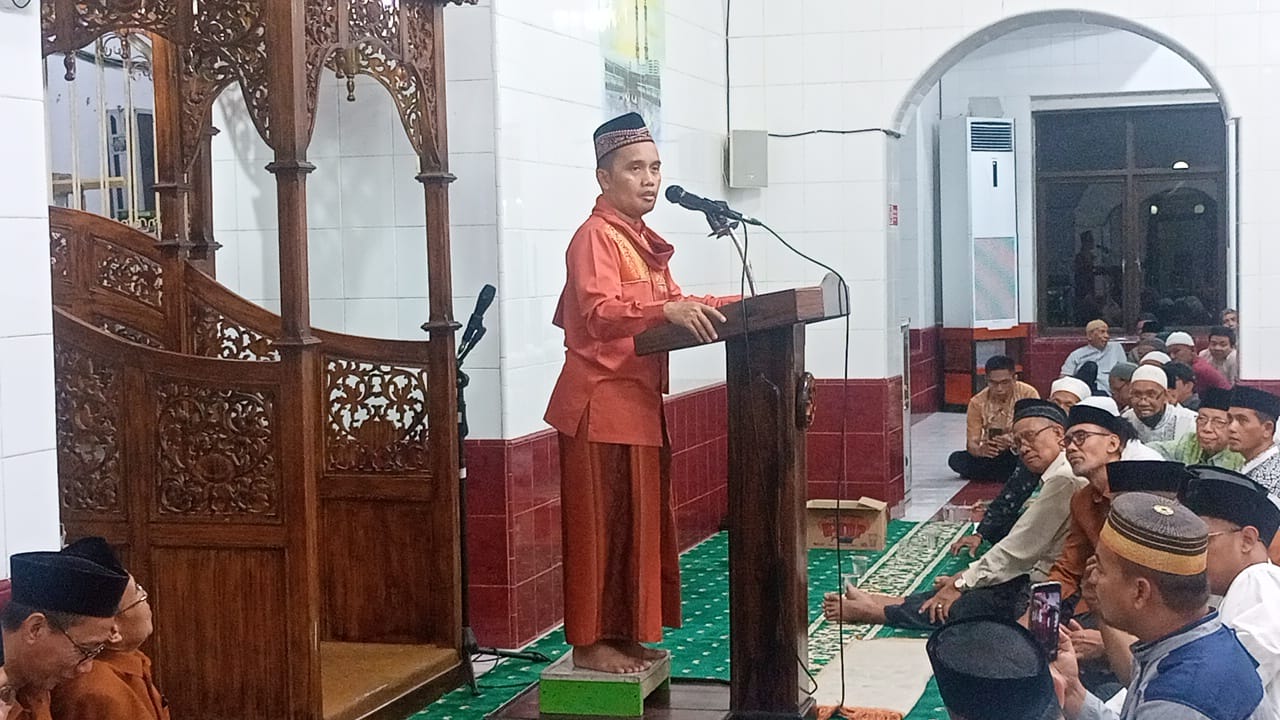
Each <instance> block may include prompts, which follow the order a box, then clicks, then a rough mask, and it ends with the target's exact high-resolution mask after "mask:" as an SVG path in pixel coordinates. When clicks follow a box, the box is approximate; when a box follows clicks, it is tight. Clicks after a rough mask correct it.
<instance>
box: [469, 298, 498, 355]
mask: <svg viewBox="0 0 1280 720" xmlns="http://www.w3.org/2000/svg"><path fill="white" fill-rule="evenodd" d="M497 293H498V289H497V288H495V287H494V286H492V285H485V286H484V287H482V288H480V296H479V297H477V298H476V309H475V310H472V311H471V319H470V320H468V321H467V329H466V330H465V331H463V333H462V343H461V344H462V346H463V347H466V346H467V345H469V344H471V342H472V341H473V340H475V339H476V333H478V332H483V331H484V314H485V311H487V310H488V309H489V306H490V305H492V304H493V297H494V295H496V294H497Z"/></svg>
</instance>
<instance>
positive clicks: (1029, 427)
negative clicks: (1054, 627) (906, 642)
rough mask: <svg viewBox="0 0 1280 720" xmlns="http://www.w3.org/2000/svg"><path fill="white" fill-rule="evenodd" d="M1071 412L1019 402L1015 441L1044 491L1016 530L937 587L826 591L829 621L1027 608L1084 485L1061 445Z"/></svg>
mask: <svg viewBox="0 0 1280 720" xmlns="http://www.w3.org/2000/svg"><path fill="white" fill-rule="evenodd" d="M1065 423H1066V416H1065V415H1064V414H1063V412H1062V410H1061V409H1060V408H1058V407H1057V406H1056V405H1054V404H1053V403H1050V402H1048V401H1045V400H1038V399H1024V400H1019V401H1018V402H1017V405H1016V406H1015V408H1014V421H1013V427H1012V429H1011V436H1012V438H1013V443H1014V447H1015V448H1017V451H1018V455H1019V457H1020V458H1021V460H1022V462H1023V464H1024V465H1025V466H1026V468H1027V470H1028V471H1029V472H1031V473H1033V474H1035V475H1037V476H1039V477H1040V480H1041V488H1040V494H1039V495H1038V496H1036V497H1035V499H1033V500H1032V501H1031V503H1030V505H1028V506H1027V509H1026V511H1025V512H1023V514H1022V516H1021V517H1019V518H1018V521H1017V522H1016V523H1014V526H1013V529H1012V530H1011V531H1010V532H1009V534H1008V535H1007V536H1005V538H1004V539H1003V540H1001V541H1000V542H998V543H996V544H995V545H994V546H992V548H991V549H990V550H988V551H987V553H986V554H985V555H983V556H982V557H981V558H980V559H978V560H977V561H976V562H974V563H973V564H972V565H970V566H969V568H968V569H967V570H965V571H964V572H962V573H960V574H958V575H955V576H954V577H940V578H938V579H937V580H936V581H935V584H936V589H935V591H934V592H932V593H929V592H925V593H916V594H915V595H911V596H908V597H894V596H888V595H873V594H871V593H867V592H864V591H862V590H859V589H857V588H849V589H847V590H846V592H845V595H844V597H841V596H840V595H839V594H837V593H828V594H827V596H826V598H825V599H824V601H823V611H824V613H825V614H826V616H827V618H828V619H831V620H835V619H838V618H841V617H842V618H843V620H844V622H850V623H852V622H874V623H882V624H885V625H889V626H892V627H905V628H930V627H937V626H939V625H941V624H943V623H944V622H947V621H948V620H952V619H959V618H962V617H977V616H981V615H995V616H998V617H1003V618H1005V619H1009V620H1012V619H1014V618H1016V617H1018V616H1019V615H1021V614H1022V612H1023V611H1024V610H1025V609H1026V603H1027V590H1028V586H1029V582H1030V581H1031V580H1037V581H1038V580H1042V579H1043V578H1044V577H1045V574H1046V573H1047V572H1048V570H1049V567H1050V566H1051V565H1052V563H1053V560H1054V558H1055V557H1057V554H1058V551H1059V550H1060V549H1061V548H1062V542H1063V540H1064V539H1065V537H1066V533H1067V513H1068V510H1069V506H1070V502H1071V496H1072V494H1073V493H1075V492H1076V490H1078V489H1079V488H1082V487H1084V486H1085V484H1086V481H1085V480H1084V478H1081V477H1077V476H1076V475H1075V474H1074V473H1072V471H1071V467H1070V465H1069V464H1068V463H1067V459H1066V456H1065V454H1064V453H1063V451H1062V444H1061V441H1062V433H1063V426H1064V424H1065Z"/></svg>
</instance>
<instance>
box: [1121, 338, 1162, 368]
mask: <svg viewBox="0 0 1280 720" xmlns="http://www.w3.org/2000/svg"><path fill="white" fill-rule="evenodd" d="M1164 351H1165V347H1164V341H1163V340H1161V339H1160V338H1158V337H1156V335H1155V333H1151V334H1150V336H1144V337H1141V338H1139V339H1138V342H1136V343H1134V345H1133V349H1132V350H1130V351H1129V362H1131V363H1133V364H1134V365H1141V364H1142V360H1143V358H1145V357H1146V356H1147V355H1149V354H1151V353H1153V352H1160V353H1163V352H1164Z"/></svg>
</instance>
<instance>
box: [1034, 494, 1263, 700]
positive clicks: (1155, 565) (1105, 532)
mask: <svg viewBox="0 0 1280 720" xmlns="http://www.w3.org/2000/svg"><path fill="white" fill-rule="evenodd" d="M1208 542H1209V540H1208V529H1207V528H1206V527H1205V524H1204V522H1203V521H1202V520H1200V518H1198V517H1196V516H1195V515H1194V514H1193V513H1192V512H1191V511H1190V510H1188V509H1186V508H1184V507H1182V506H1181V505H1179V504H1178V503H1176V502H1174V501H1171V500H1168V499H1167V498H1163V497H1159V496H1156V495H1151V494H1148V493H1128V494H1126V495H1123V496H1121V497H1117V498H1116V499H1115V501H1114V502H1113V503H1112V505H1111V510H1110V512H1109V514H1108V516H1107V520H1106V522H1105V523H1104V525H1103V528H1102V530H1101V532H1100V533H1099V542H1098V548H1097V554H1098V560H1097V569H1096V571H1095V572H1094V573H1093V574H1092V575H1091V576H1090V584H1091V585H1092V586H1093V590H1094V595H1096V597H1097V606H1098V607H1097V608H1095V609H1096V611H1097V612H1098V613H1100V614H1101V615H1102V616H1103V617H1104V618H1105V619H1106V621H1107V623H1108V624H1109V625H1110V626H1112V627H1115V628H1117V629H1119V630H1122V631H1124V632H1127V633H1130V634H1131V635H1133V636H1135V637H1136V638H1137V639H1138V643H1137V644H1135V645H1134V646H1133V655H1134V672H1133V679H1132V681H1131V682H1130V683H1129V687H1128V695H1127V697H1126V698H1125V703H1124V709H1123V710H1122V711H1121V712H1120V713H1119V714H1117V713H1115V712H1114V711H1112V710H1110V709H1108V708H1107V707H1105V706H1104V705H1103V703H1102V701H1101V700H1100V699H1098V698H1097V697H1096V696H1094V695H1092V694H1090V693H1089V692H1088V691H1086V690H1085V688H1084V685H1083V684H1082V683H1081V682H1080V677H1079V670H1078V666H1077V661H1076V654H1075V649H1074V646H1073V643H1072V641H1071V638H1070V636H1069V635H1068V634H1067V633H1065V632H1064V633H1062V634H1061V635H1060V642H1059V649H1058V658H1057V659H1056V660H1055V661H1054V662H1053V671H1054V674H1055V675H1056V676H1057V678H1058V681H1059V683H1060V685H1061V687H1062V698H1063V703H1062V707H1063V710H1064V714H1065V716H1066V717H1067V718H1069V719H1070V720H1083V719H1088V720H1108V719H1111V718H1124V719H1133V720H1147V719H1148V718H1149V719H1151V720H1156V719H1157V718H1158V719H1160V720H1164V719H1168V720H1182V719H1186V720H1247V718H1249V717H1250V716H1251V715H1252V714H1253V713H1254V712H1255V711H1256V710H1257V709H1258V707H1259V706H1260V705H1261V704H1262V701H1263V691H1262V683H1261V681H1260V680H1259V679H1258V674H1257V672H1256V671H1255V669H1254V663H1253V659H1252V658H1251V657H1250V656H1249V653H1248V652H1247V651H1246V650H1245V648H1244V647H1243V646H1242V645H1241V644H1240V641H1239V640H1237V639H1236V637H1235V635H1234V633H1232V632H1231V630H1229V629H1228V628H1227V627H1225V626H1224V625H1223V623H1222V620H1221V618H1219V616H1218V614H1217V613H1216V612H1213V611H1210V610H1209V608H1208V600H1209V585H1208V580H1207V577H1206V574H1205V567H1206V548H1207V546H1208Z"/></svg>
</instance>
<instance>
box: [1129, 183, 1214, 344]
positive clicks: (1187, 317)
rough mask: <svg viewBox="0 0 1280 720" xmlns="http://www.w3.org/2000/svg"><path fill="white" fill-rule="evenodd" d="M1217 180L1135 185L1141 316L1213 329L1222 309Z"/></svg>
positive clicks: (1180, 325) (1167, 324)
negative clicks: (1137, 203) (1137, 199)
mask: <svg viewBox="0 0 1280 720" xmlns="http://www.w3.org/2000/svg"><path fill="white" fill-rule="evenodd" d="M1221 195H1222V193H1221V190H1220V188H1219V186H1218V182H1217V181H1216V180H1215V179H1211V178H1204V179H1200V180H1192V181H1185V180H1157V181H1144V182H1139V183H1138V184H1137V197H1138V198H1140V200H1139V207H1138V232H1139V235H1140V238H1139V240H1140V244H1139V247H1140V253H1139V255H1138V257H1139V258H1141V261H1140V266H1141V270H1142V272H1141V275H1140V277H1141V280H1142V288H1141V295H1140V298H1141V304H1142V312H1149V313H1155V316H1156V317H1157V318H1159V319H1160V321H1161V322H1162V323H1164V324H1165V326H1166V327H1168V326H1175V327H1185V326H1188V325H1192V326H1196V325H1213V324H1215V323H1216V322H1217V319H1218V316H1219V313H1220V312H1221V311H1222V308H1223V307H1225V305H1226V293H1225V288H1226V282H1225V279H1226V267H1225V261H1226V253H1224V252H1221V251H1220V249H1219V242H1218V238H1219V231H1220V228H1221V226H1222V217H1221V215H1222V210H1223V205H1222V198H1221Z"/></svg>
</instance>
